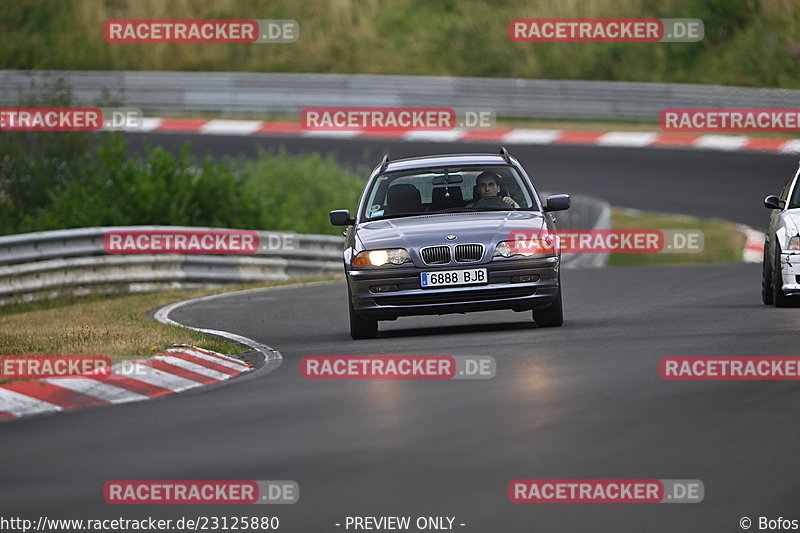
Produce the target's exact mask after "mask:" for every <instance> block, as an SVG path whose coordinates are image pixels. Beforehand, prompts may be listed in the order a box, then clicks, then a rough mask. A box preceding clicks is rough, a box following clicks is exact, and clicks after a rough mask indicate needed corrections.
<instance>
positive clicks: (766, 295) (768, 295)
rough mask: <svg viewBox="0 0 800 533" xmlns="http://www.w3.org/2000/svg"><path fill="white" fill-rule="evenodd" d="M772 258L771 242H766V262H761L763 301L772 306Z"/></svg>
mask: <svg viewBox="0 0 800 533" xmlns="http://www.w3.org/2000/svg"><path fill="white" fill-rule="evenodd" d="M772 291H773V288H772V258H771V257H770V256H769V241H766V242H764V260H763V261H762V262H761V301H762V302H764V305H772V304H773V302H774V300H773V298H772Z"/></svg>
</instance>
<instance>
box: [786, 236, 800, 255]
mask: <svg viewBox="0 0 800 533" xmlns="http://www.w3.org/2000/svg"><path fill="white" fill-rule="evenodd" d="M786 249H787V250H794V251H800V235H795V236H794V237H792V238H790V239H789V246H787V247H786Z"/></svg>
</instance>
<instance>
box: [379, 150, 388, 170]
mask: <svg viewBox="0 0 800 533" xmlns="http://www.w3.org/2000/svg"><path fill="white" fill-rule="evenodd" d="M387 166H389V154H386V155H385V156H383V160H382V161H381V170H380V171H381V172H383V171H384V170H386V167H387Z"/></svg>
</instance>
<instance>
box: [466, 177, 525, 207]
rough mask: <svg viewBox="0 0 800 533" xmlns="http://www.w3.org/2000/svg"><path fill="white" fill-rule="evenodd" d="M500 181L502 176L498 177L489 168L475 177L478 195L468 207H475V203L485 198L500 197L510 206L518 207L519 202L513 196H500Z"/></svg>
mask: <svg viewBox="0 0 800 533" xmlns="http://www.w3.org/2000/svg"><path fill="white" fill-rule="evenodd" d="M499 181H500V178H498V177H497V175H496V174H495V173H493V172H489V171H488V170H487V171H485V172H481V173H480V174H478V177H477V178H476V179H475V182H476V184H475V189H476V191H477V193H478V197H477V198H474V199H473V200H474V201H473V202H472V203H471V204H467V207H475V205H476V204H478V202H480V201H481V200H483V199H484V198H499V199H500V200H502V201H503V202H505V203H507V204H508V205H509V206H510V207H516V208H518V207H519V204H517V202H515V201H514V199H513V198H511V197H510V196H500V183H499Z"/></svg>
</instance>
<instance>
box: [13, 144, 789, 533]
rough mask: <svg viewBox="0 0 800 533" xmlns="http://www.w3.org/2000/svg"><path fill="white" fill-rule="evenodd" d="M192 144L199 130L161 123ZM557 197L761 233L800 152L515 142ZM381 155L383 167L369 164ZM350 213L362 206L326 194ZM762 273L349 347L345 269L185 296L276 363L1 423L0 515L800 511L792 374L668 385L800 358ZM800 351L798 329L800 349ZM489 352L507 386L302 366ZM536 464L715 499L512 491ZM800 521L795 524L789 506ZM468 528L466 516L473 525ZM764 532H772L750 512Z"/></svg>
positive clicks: (609, 294)
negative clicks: (304, 361) (724, 361)
mask: <svg viewBox="0 0 800 533" xmlns="http://www.w3.org/2000/svg"><path fill="white" fill-rule="evenodd" d="M148 139H149V140H150V141H151V142H158V143H162V144H164V145H167V146H176V145H177V144H179V143H180V142H182V141H183V140H185V137H183V136H179V135H148ZM192 141H193V143H194V146H195V148H196V149H197V150H199V151H201V152H202V151H205V150H206V149H212V148H213V151H214V153H215V154H217V155H222V154H230V155H235V154H239V153H242V154H244V155H248V154H252V153H253V151H254V150H255V149H256V148H257V147H258V146H267V145H269V144H271V143H273V142H279V141H280V142H283V143H284V144H285V145H286V146H287V147H288V148H289V149H290V150H291V151H293V152H299V151H310V150H312V149H321V150H322V151H330V152H332V153H335V154H337V157H339V158H340V159H341V160H342V161H344V162H346V163H347V164H350V165H357V164H368V165H369V166H370V167H371V166H372V165H373V164H374V163H375V162H376V157H377V154H380V153H381V151H382V150H383V149H384V148H390V150H391V153H392V155H393V156H395V157H401V156H404V155H411V154H415V153H420V154H424V153H437V152H447V151H459V152H460V151H474V150H481V151H482V150H491V151H494V148H495V147H494V146H493V145H479V144H467V145H459V146H454V145H451V144H447V143H438V144H433V145H432V144H419V143H393V142H386V141H358V142H353V141H322V140H318V139H313V140H312V139H294V140H290V139H272V138H258V139H254V138H238V137H210V136H203V137H197V138H193V139H192ZM510 151H511V153H512V154H514V155H515V156H517V157H519V158H520V159H521V161H522V162H523V164H525V165H526V167H527V168H528V169H529V171H531V173H533V174H534V176H539V178H538V181H537V186H538V187H539V188H540V189H548V190H552V191H553V192H561V191H562V190H563V191H565V192H575V193H588V194H594V195H598V196H602V197H604V198H606V199H608V200H609V201H611V202H612V204H615V205H620V206H626V207H636V208H641V209H647V210H657V211H669V212H678V213H687V214H695V215H704V216H714V217H720V218H726V219H729V220H733V221H736V222H743V223H747V224H750V225H753V226H756V227H764V226H766V223H767V215H768V212H767V211H766V209H764V208H763V207H761V200H762V198H763V197H764V196H766V195H767V194H771V193H778V192H779V191H780V188H781V186H782V185H783V182H784V181H785V179H786V178H787V177H788V175H789V173H790V172H791V171H792V170H793V165H794V160H795V158H794V156H774V155H762V154H741V153H736V154H724V153H719V152H699V151H686V150H649V149H607V148H593V147H591V148H590V147H563V146H560V147H553V146H549V147H513V148H512V149H511V150H510ZM365 152H369V153H370V154H371V155H370V158H369V159H362V156H363V154H364V153H365ZM333 207H348V206H333ZM759 283H760V266H759V265H746V264H732V265H710V266H699V267H652V268H607V269H597V270H573V271H565V272H564V273H563V284H564V305H565V319H566V322H565V325H564V327H563V328H560V329H559V328H554V329H539V328H537V327H536V326H535V325H534V324H533V323H532V322H531V321H530V320H529V317H530V315H529V314H528V313H514V312H511V311H497V312H488V313H475V314H470V315H449V316H444V317H419V318H403V319H399V320H398V321H396V322H382V323H381V335H380V337H379V338H378V339H375V340H369V341H358V342H356V341H351V340H350V338H349V335H348V330H347V313H346V302H345V298H346V288H345V285H344V282H331V283H324V284H314V285H307V286H297V287H288V288H281V289H275V290H266V291H260V292H250V293H246V294H240V295H232V296H228V297H225V298H220V299H216V300H211V301H206V302H202V303H197V304H192V305H188V306H185V307H183V308H181V309H179V310H177V311H176V312H174V313H173V314H172V315H171V318H172V319H174V320H177V321H179V322H182V323H185V324H188V325H193V326H200V327H209V328H215V329H221V330H227V331H232V332H235V333H237V334H240V335H244V336H246V337H249V338H252V339H255V340H257V341H259V342H262V343H265V344H268V345H270V346H272V347H274V348H275V349H277V350H279V351H280V352H281V353H282V354H283V357H284V359H283V362H282V364H280V366H277V368H271V369H268V368H263V369H260V370H257V371H256V372H254V373H253V374H251V375H248V376H246V377H243V378H238V379H235V380H233V381H231V382H228V383H226V384H222V385H219V386H211V387H206V388H203V389H202V390H199V391H196V392H188V393H185V394H178V395H174V396H171V397H168V398H164V399H158V400H153V401H148V402H142V403H135V404H127V405H121V406H115V407H111V408H90V409H85V410H82V411H75V412H71V413H66V414H61V415H58V416H48V417H38V418H31V419H24V420H21V421H12V422H4V423H2V424H0V450H2V464H3V468H2V478H3V483H2V484H0V502H1V503H0V507H2V509H3V514H4V515H5V516H9V515H10V516H30V517H35V516H39V515H41V514H43V513H44V512H46V513H47V515H48V516H49V517H62V518H67V517H74V518H106V517H120V516H122V517H126V518H144V517H147V516H164V517H179V516H192V517H197V516H224V515H227V516H233V515H243V516H261V515H265V514H274V515H276V516H278V517H280V519H281V531H288V532H304V533H305V532H309V533H311V532H328V531H330V532H335V531H345V529H344V527H343V526H342V527H337V526H336V525H335V524H337V523H342V524H343V523H344V519H345V517H346V516H348V515H349V516H382V515H383V516H412V517H417V516H453V517H455V518H456V521H455V523H456V524H457V525H456V526H455V529H456V530H458V531H465V532H467V531H473V532H481V533H494V532H499V531H508V532H532V531H563V532H587V531H602V532H605V531H614V532H616V531H624V532H628V531H630V532H641V531H659V532H661V531H663V532H679V531H680V532H686V531H692V532H694V531H697V532H716V531H719V532H726V531H741V529H740V527H739V519H740V518H741V517H743V516H748V517H750V518H752V519H753V521H754V522H757V518H758V517H759V516H766V517H770V518H778V517H779V516H783V517H788V518H800V511H798V508H797V494H798V493H799V491H800V463H798V461H797V460H796V453H797V446H798V444H797V443H798V440H799V439H800V426H798V424H797V423H796V419H797V416H796V409H797V406H798V405H800V392H799V391H798V386H797V384H796V383H792V382H777V381H771V382H770V381H767V382H757V381H749V382H702V381H699V382H688V381H686V382H668V381H664V380H662V379H661V378H660V377H659V373H658V363H659V361H660V359H661V358H662V357H665V356H702V355H724V356H731V355H738V356H784V355H786V356H788V355H791V356H800V346H798V344H797V342H796V338H797V334H796V331H797V329H798V324H800V310H798V309H775V308H773V307H766V306H763V305H761V302H760V298H759ZM793 341H795V342H793ZM337 354H338V355H341V354H345V355H346V354H353V355H367V354H369V355H382V354H409V355H493V356H494V357H495V358H496V361H497V375H496V377H495V378H494V379H491V380H452V381H439V380H431V381H423V380H420V381H411V380H409V381H401V380H397V381H374V380H365V381H358V380H340V381H336V380H330V381H328V380H305V379H303V378H302V377H301V375H300V364H299V360H300V358H301V357H302V356H305V355H337ZM520 478H538V479H548V478H559V479H568V478H582V479H592V478H614V479H636V478H647V479H699V480H701V481H703V483H704V485H705V500H704V501H703V502H702V503H700V504H683V505H678V504H676V505H666V504H514V503H511V502H510V501H509V499H508V495H507V488H508V483H509V482H510V481H511V480H513V479H520ZM115 479H116V480H122V479H174V480H179V479H208V480H215V479H219V480H224V479H231V480H236V479H269V480H281V479H287V480H295V481H297V482H298V483H299V485H300V501H299V503H297V504H294V505H287V506H284V505H276V506H249V507H243V506H206V507H199V506H188V505H185V506H112V505H107V504H105V503H104V502H103V498H102V486H103V484H104V483H105V482H106V481H108V480H115ZM793 513H794V515H793ZM461 523H463V524H465V525H464V526H460V525H458V524H461ZM753 529H754V530H756V529H757V523H756V524H754V526H753Z"/></svg>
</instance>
